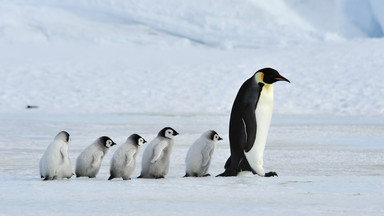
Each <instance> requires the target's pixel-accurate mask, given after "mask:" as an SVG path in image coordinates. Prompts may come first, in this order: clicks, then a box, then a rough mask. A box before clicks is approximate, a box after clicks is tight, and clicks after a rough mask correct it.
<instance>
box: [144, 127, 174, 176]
mask: <svg viewBox="0 0 384 216" xmlns="http://www.w3.org/2000/svg"><path fill="white" fill-rule="evenodd" d="M178 134H179V133H178V132H176V131H175V130H174V129H172V128H170V127H165V128H163V129H162V130H161V131H160V132H159V133H158V134H157V136H156V137H155V139H154V140H152V141H151V142H150V143H149V144H148V146H147V147H146V148H145V150H144V153H143V159H142V161H141V174H140V176H139V177H138V178H164V177H165V176H166V175H167V174H168V171H169V161H170V156H171V152H172V148H173V138H174V137H175V136H177V135H178Z"/></svg>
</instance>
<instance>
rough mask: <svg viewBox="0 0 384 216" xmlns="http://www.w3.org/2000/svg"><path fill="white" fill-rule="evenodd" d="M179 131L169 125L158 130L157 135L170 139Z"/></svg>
mask: <svg viewBox="0 0 384 216" xmlns="http://www.w3.org/2000/svg"><path fill="white" fill-rule="evenodd" d="M178 134H179V133H178V132H177V131H175V130H174V129H172V128H170V127H166V128H163V129H162V130H161V131H160V132H159V135H160V136H163V137H165V138H168V139H172V138H173V137H175V136H177V135H178Z"/></svg>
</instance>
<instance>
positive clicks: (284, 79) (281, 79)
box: [275, 75, 291, 83]
mask: <svg viewBox="0 0 384 216" xmlns="http://www.w3.org/2000/svg"><path fill="white" fill-rule="evenodd" d="M275 80H276V81H286V82H289V83H291V82H290V81H289V80H288V79H287V78H285V77H283V76H281V75H280V76H279V77H276V78H275Z"/></svg>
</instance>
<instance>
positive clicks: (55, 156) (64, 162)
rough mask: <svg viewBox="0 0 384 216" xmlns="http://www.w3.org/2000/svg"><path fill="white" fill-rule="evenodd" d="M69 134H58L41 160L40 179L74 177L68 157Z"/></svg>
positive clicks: (62, 132) (64, 132)
mask: <svg viewBox="0 0 384 216" xmlns="http://www.w3.org/2000/svg"><path fill="white" fill-rule="evenodd" d="M69 142H70V138H69V134H68V133H67V132H66V131H61V132H60V133H58V134H57V135H56V137H55V139H54V140H53V142H52V143H51V144H50V145H49V146H48V148H47V149H46V150H45V152H44V154H43V156H42V158H41V159H40V177H41V178H43V179H44V180H53V179H62V178H68V179H69V178H71V177H72V175H73V174H72V165H71V161H70V159H69V156H68V147H69Z"/></svg>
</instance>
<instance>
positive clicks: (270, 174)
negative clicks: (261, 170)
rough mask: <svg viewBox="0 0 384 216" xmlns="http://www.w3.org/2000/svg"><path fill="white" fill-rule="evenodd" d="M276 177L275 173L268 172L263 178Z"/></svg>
mask: <svg viewBox="0 0 384 216" xmlns="http://www.w3.org/2000/svg"><path fill="white" fill-rule="evenodd" d="M275 176H276V177H278V175H277V173H276V172H273V171H271V172H268V173H265V175H264V177H275Z"/></svg>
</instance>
